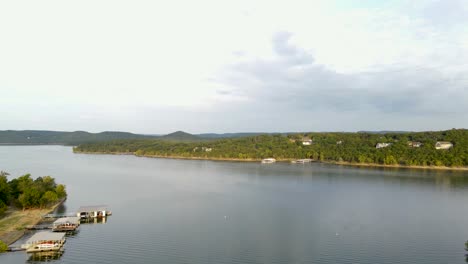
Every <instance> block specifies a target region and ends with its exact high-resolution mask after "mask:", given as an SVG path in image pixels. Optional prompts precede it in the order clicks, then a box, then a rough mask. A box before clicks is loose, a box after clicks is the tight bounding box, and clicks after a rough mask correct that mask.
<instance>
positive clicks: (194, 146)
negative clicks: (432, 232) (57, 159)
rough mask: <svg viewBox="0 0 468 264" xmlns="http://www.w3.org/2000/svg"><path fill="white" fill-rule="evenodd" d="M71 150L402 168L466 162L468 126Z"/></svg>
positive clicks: (139, 142) (137, 142)
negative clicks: (311, 161) (430, 129)
mask: <svg viewBox="0 0 468 264" xmlns="http://www.w3.org/2000/svg"><path fill="white" fill-rule="evenodd" d="M73 151H74V152H75V153H109V154H134V155H137V156H147V157H167V158H194V159H213V160H219V159H221V160H240V161H249V160H250V161H257V160H261V159H264V158H275V159H277V160H283V161H287V160H295V159H305V158H307V159H312V160H314V161H321V162H332V163H349V164H370V165H372V164H374V165H389V166H407V167H420V166H422V167H450V168H467V166H468V130H467V129H452V130H447V131H437V132H389V133H372V132H357V133H346V132H330V133H328V132H326V133H315V132H314V133H291V134H263V135H255V136H248V137H240V138H224V139H212V140H203V141H168V140H159V139H128V140H113V141H105V142H94V143H86V144H81V145H79V146H77V147H74V149H73Z"/></svg>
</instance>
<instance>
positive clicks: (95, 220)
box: [80, 217, 108, 224]
mask: <svg viewBox="0 0 468 264" xmlns="http://www.w3.org/2000/svg"><path fill="white" fill-rule="evenodd" d="M107 221H108V219H107V217H94V218H82V219H81V220H80V223H81V224H105V223H107Z"/></svg>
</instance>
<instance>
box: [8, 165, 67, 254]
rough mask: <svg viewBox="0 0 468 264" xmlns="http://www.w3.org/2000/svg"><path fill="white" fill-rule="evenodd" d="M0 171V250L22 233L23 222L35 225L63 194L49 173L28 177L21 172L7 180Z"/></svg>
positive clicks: (63, 191) (24, 225)
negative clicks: (16, 176)
mask: <svg viewBox="0 0 468 264" xmlns="http://www.w3.org/2000/svg"><path fill="white" fill-rule="evenodd" d="M8 175H9V174H8V173H7V172H4V171H0V252H2V251H5V250H6V245H9V244H11V243H13V242H14V241H15V240H17V239H18V238H20V237H21V236H22V235H23V233H24V228H25V227H26V226H27V225H34V224H37V223H38V222H39V221H40V220H41V219H42V215H43V214H46V213H48V212H50V211H51V210H53V209H54V208H55V207H56V206H57V205H58V204H60V203H61V202H62V201H63V200H64V199H65V198H66V196H67V193H66V190H65V185H63V184H57V183H56V182H55V179H54V178H52V177H50V176H44V177H37V178H36V179H33V178H31V175H30V174H25V175H23V176H20V177H18V178H14V179H12V180H8V178H7V177H8Z"/></svg>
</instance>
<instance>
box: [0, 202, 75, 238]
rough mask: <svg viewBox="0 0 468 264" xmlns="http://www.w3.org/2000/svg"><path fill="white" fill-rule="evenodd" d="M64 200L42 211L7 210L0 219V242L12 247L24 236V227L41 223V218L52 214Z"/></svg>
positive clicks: (36, 209)
mask: <svg viewBox="0 0 468 264" xmlns="http://www.w3.org/2000/svg"><path fill="white" fill-rule="evenodd" d="M65 200H66V198H65V199H62V200H60V201H59V202H58V203H56V204H54V205H52V206H50V207H47V208H43V209H38V208H35V209H26V210H24V211H23V210H22V209H18V208H14V209H9V210H8V211H7V212H6V213H5V215H4V216H3V217H2V218H0V240H1V241H3V242H4V243H5V244H7V245H8V246H10V245H12V244H13V243H15V242H16V241H18V240H19V239H20V238H22V237H23V236H24V235H25V234H26V229H25V227H26V226H28V225H37V224H39V223H41V222H42V221H43V218H42V216H43V215H44V214H48V213H51V212H53V211H54V210H55V209H56V208H57V207H58V206H60V205H61V204H63V203H64V202H65Z"/></svg>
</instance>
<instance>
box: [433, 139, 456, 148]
mask: <svg viewBox="0 0 468 264" xmlns="http://www.w3.org/2000/svg"><path fill="white" fill-rule="evenodd" d="M435 148H436V149H451V148H453V144H452V142H448V141H437V143H436V144H435Z"/></svg>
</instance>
